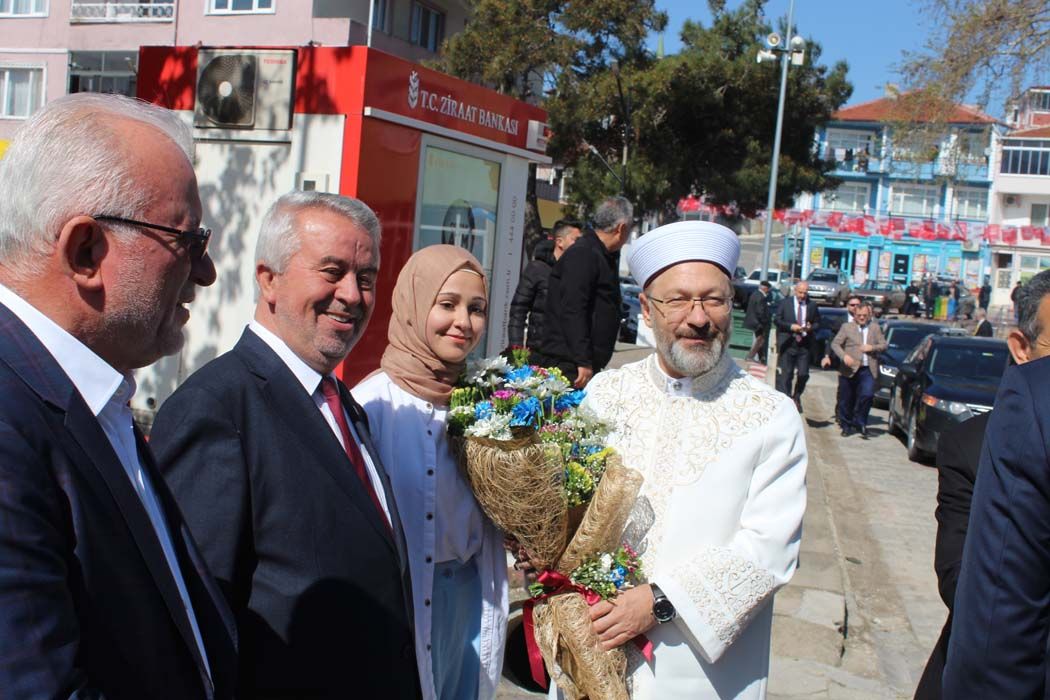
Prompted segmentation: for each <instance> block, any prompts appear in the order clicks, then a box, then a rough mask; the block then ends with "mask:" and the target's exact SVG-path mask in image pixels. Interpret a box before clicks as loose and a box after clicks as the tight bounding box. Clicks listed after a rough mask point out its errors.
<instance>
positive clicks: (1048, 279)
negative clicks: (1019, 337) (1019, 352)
mask: <svg viewBox="0 0 1050 700" xmlns="http://www.w3.org/2000/svg"><path fill="white" fill-rule="evenodd" d="M1048 294H1050V270H1043V271H1042V272H1040V273H1039V274H1037V275H1035V276H1034V277H1032V279H1030V280H1028V282H1027V283H1026V284H1025V285H1024V286H1023V287H1021V292H1020V293H1019V294H1018V295H1017V327H1018V328H1019V329H1020V330H1021V332H1022V333H1024V337H1025V338H1027V339H1028V342H1030V343H1034V342H1035V341H1036V339H1037V338H1038V337H1039V335H1040V334H1041V333H1042V332H1043V328H1042V325H1041V324H1040V323H1039V304H1040V303H1042V301H1043V298H1044V297H1045V296H1046V295H1048Z"/></svg>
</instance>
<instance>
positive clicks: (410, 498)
mask: <svg viewBox="0 0 1050 700" xmlns="http://www.w3.org/2000/svg"><path fill="white" fill-rule="evenodd" d="M487 312H488V285H487V282H486V280H485V276H484V273H483V271H482V269H481V264H480V263H479V262H478V261H477V260H476V259H475V258H474V256H473V255H471V254H470V253H468V252H467V251H466V250H464V249H463V248H459V247H457V246H451V245H435V246H428V247H426V248H423V249H421V250H419V251H416V253H415V254H413V255H412V257H411V258H409V259H408V262H407V263H405V266H404V267H403V268H402V269H401V273H400V274H399V275H398V278H397V284H396V285H395V286H394V292H393V312H392V315H391V317H390V327H389V330H388V331H387V339H388V344H387V346H386V350H385V351H384V352H383V359H382V362H381V369H380V371H378V372H376V373H374V374H372V375H371V376H370V377H368V378H367V379H365V380H364V381H363V382H361V383H360V384H358V385H357V386H356V387H354V389H353V395H354V398H355V399H356V400H357V401H359V402H361V406H362V407H363V408H364V409H365V413H367V414H368V423H369V427H370V428H371V433H372V439H373V441H374V443H375V445H376V448H377V450H378V451H379V458H380V459H381V460H382V462H383V464H384V465H385V466H386V468H387V470H388V471H389V472H390V482H391V484H392V485H393V487H394V498H395V499H396V500H397V503H398V505H399V507H400V508H399V511H398V512H399V513H400V515H401V524H402V526H403V528H404V530H405V539H406V540H407V543H408V562H409V569H410V572H411V574H412V607H413V613H414V618H415V633H416V661H417V664H418V666H419V678H420V682H421V684H422V688H423V698H424V699H425V700H491V698H493V697H494V696H495V694H496V688H497V686H498V684H499V678H500V668H501V666H502V663H503V647H504V639H505V637H506V632H507V610H508V592H507V556H506V552H505V551H504V549H503V536H502V535H501V534H500V532H499V530H497V529H496V527H495V526H494V525H493V524H492V523H491V522H489V520H488V518H486V517H485V514H484V513H482V511H481V508H480V507H479V506H478V504H477V501H476V500H474V494H473V493H472V492H471V490H470V486H469V484H468V483H467V482H466V480H465V479H464V477H463V475H462V473H461V472H460V470H459V468H458V466H457V464H456V460H455V459H454V458H453V456H452V451H451V448H450V446H449V443H448V438H447V436H446V430H445V428H446V425H445V421H446V419H447V417H448V409H449V399H450V397H451V396H452V388H453V386H454V385H455V383H456V380H457V379H458V378H459V375H460V374H462V372H463V370H464V368H465V367H466V360H467V357H468V356H469V355H470V353H471V352H472V351H473V350H474V348H476V347H477V346H478V343H480V342H481V337H482V336H483V335H484V333H485V324H486V317H487Z"/></svg>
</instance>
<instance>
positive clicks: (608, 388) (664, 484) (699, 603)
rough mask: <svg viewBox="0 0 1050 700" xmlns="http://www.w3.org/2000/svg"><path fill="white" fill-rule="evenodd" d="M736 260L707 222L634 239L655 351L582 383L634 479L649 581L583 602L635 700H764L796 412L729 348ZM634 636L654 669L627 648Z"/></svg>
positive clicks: (635, 514) (791, 556)
mask: <svg viewBox="0 0 1050 700" xmlns="http://www.w3.org/2000/svg"><path fill="white" fill-rule="evenodd" d="M739 254H740V243H739V241H738V239H737V237H736V234H734V233H733V232H732V231H731V230H729V229H727V228H725V227H724V226H720V225H718V224H714V223H709V222H699V221H686V222H678V223H675V224H670V225H668V226H662V227H660V228H658V229H655V230H654V231H650V232H649V233H647V234H646V235H644V236H642V237H641V238H640V239H639V240H638V241H637V242H636V243H635V244H634V245H633V246H632V248H631V252H630V256H629V260H628V264H629V265H630V268H631V274H632V275H633V276H634V278H635V279H636V280H637V281H638V282H639V283H640V284H641V285H642V287H643V290H644V291H643V293H642V294H641V295H640V297H639V299H640V301H641V306H642V315H643V318H644V320H645V322H646V323H647V324H648V325H649V326H650V327H651V328H652V329H653V335H654V337H655V339H656V353H655V354H653V355H650V356H649V357H648V358H646V359H644V360H641V361H640V362H635V363H633V364H628V365H625V366H624V367H622V368H621V369H617V370H610V371H606V372H601V373H599V374H598V375H597V376H595V378H594V379H593V380H592V381H591V383H590V384H589V385H588V387H587V398H586V399H585V401H584V404H585V405H586V406H587V408H589V409H591V410H593V411H594V412H595V413H596V414H597V416H598V417H599V418H600V419H601V420H602V421H603V422H605V423H606V424H608V425H610V426H613V431H614V432H613V434H612V436H611V437H610V444H611V445H612V446H613V447H615V448H616V449H617V450H618V451H619V452H620V453H621V454H622V455H623V458H624V462H625V463H626V464H628V465H629V466H631V467H633V468H635V469H637V470H639V471H640V472H641V473H642V475H643V476H644V477H645V481H644V482H643V484H642V488H641V492H640V493H639V495H638V498H637V500H636V502H635V504H634V508H633V510H632V513H631V517H630V520H629V522H628V525H627V529H626V531H625V533H624V538H625V540H626V541H627V543H628V544H630V545H631V546H632V547H633V548H634V549H635V550H636V551H638V552H639V553H640V555H641V558H642V565H643V568H644V570H645V572H646V574H647V575H648V582H647V583H646V584H644V585H640V586H637V587H635V588H632V589H629V590H627V591H625V592H623V593H622V594H621V595H620V596H619V597H618V598H617V599H615V600H614V601H611V602H599V603H597V604H596V605H594V606H593V607H592V608H591V618H592V620H593V625H594V630H595V632H596V633H597V634H598V636H599V637H600V639H601V640H602V642H603V643H604V645H605V646H606V648H614V647H617V646H621V645H623V648H624V649H625V651H626V653H627V658H628V673H629V674H630V675H631V680H632V697H633V698H636V699H639V700H649V699H652V700H657V699H659V700H676V699H678V698H683V699H684V698H689V700H695V699H698V698H699V699H705V698H710V699H712V700H713V699H714V698H720V699H721V698H729V697H735V698H762V697H764V696H765V687H766V677H767V675H768V671H769V645H770V633H771V628H772V620H773V606H772V601H773V595H774V593H775V592H776V590H777V589H778V588H780V587H781V586H783V585H784V584H785V583H787V581H788V580H789V579H790V578H791V575H792V573H793V572H794V570H795V565H796V562H797V558H798V548H799V540H800V536H801V526H802V514H803V512H804V511H805V508H806V487H805V472H806V440H805V435H804V433H803V428H802V419H801V418H800V417H799V414H798V412H797V411H796V410H795V407H794V405H793V404H792V402H791V400H790V399H789V398H788V397H786V396H784V395H783V394H781V393H779V392H776V391H774V390H773V389H772V388H771V387H769V386H768V385H766V384H765V383H764V382H761V381H759V380H757V379H755V378H753V377H751V376H749V375H748V374H746V373H745V372H743V371H742V370H741V369H740V368H739V367H737V365H736V363H735V362H734V361H733V360H732V358H730V356H729V354H728V352H727V349H728V348H727V345H728V341H729V334H730V332H731V329H732V297H733V294H732V287H731V285H730V273H729V271H730V270H733V269H735V267H736V262H737V258H738V257H739ZM701 477H702V478H701ZM640 634H645V635H646V637H647V638H648V639H649V640H650V641H651V642H652V644H653V648H652V652H653V660H652V662H651V663H649V662H647V661H646V660H645V659H644V658H643V656H642V654H641V652H639V651H638V649H637V647H636V645H635V644H628V643H627V642H629V641H630V640H631V639H633V638H634V637H636V636H638V635H640Z"/></svg>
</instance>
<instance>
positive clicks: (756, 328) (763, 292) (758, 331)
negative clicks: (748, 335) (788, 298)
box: [744, 280, 773, 364]
mask: <svg viewBox="0 0 1050 700" xmlns="http://www.w3.org/2000/svg"><path fill="white" fill-rule="evenodd" d="M772 288H773V285H771V284H770V283H769V280H762V281H761V282H759V283H758V289H756V290H755V291H753V292H751V298H750V299H748V300H747V312H746V313H745V314H744V328H747V329H748V330H749V331H751V332H752V333H754V334H755V339H754V341H753V342H752V343H751V349H750V350H748V351H747V357H745V358H744V359H745V360H754V361H755V362H761V363H763V364H765V362H766V353H767V351H768V349H769V348H768V346H769V324H770V321H771V318H772V314H770V312H769V292H770V290H771V289H772Z"/></svg>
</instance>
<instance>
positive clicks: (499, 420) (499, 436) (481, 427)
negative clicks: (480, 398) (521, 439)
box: [463, 413, 513, 440]
mask: <svg viewBox="0 0 1050 700" xmlns="http://www.w3.org/2000/svg"><path fill="white" fill-rule="evenodd" d="M510 418H511V417H510V416H509V415H501V414H499V413H495V414H493V415H492V416H490V417H488V418H483V419H482V420H479V421H478V422H476V423H474V425H471V426H469V427H467V428H466V429H465V430H464V431H463V433H464V435H466V436H467V437H482V438H491V439H493V440H510V439H511V438H512V437H513V436H512V435H511V432H510Z"/></svg>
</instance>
